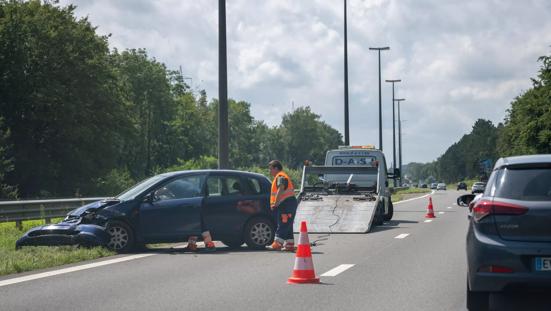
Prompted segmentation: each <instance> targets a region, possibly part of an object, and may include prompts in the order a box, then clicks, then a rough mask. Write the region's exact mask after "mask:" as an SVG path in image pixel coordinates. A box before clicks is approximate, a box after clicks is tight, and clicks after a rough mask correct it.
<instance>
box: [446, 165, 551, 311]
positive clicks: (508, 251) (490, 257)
mask: <svg viewBox="0 0 551 311" xmlns="http://www.w3.org/2000/svg"><path fill="white" fill-rule="evenodd" d="M550 202H551V155H531V156H519V157H509V158H502V159H499V160H498V161H497V162H496V164H495V166H494V169H493V172H492V174H491V175H490V178H489V180H488V190H486V191H485V192H484V193H483V194H478V195H477V196H476V197H475V195H473V194H466V195H463V196H461V197H459V198H458V199H457V203H458V204H459V205H462V206H469V208H470V209H472V211H471V215H470V221H469V228H468V231H467V240H466V245H467V263H468V269H467V271H468V273H467V308H468V309H469V310H488V307H489V296H490V294H491V293H496V292H502V291H506V290H511V291H520V290H524V289H526V290H541V291H542V293H543V290H548V289H549V288H551V277H550V276H551V243H549V242H550V241H551V226H549V223H550V222H551V205H550V204H549V203H550Z"/></svg>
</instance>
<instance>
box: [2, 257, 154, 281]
mask: <svg viewBox="0 0 551 311" xmlns="http://www.w3.org/2000/svg"><path fill="white" fill-rule="evenodd" d="M154 255H157V254H140V255H131V256H126V257H122V258H116V259H110V260H105V261H100V262H95V263H89V264H85V265H81V266H75V267H70V268H65V269H60V270H55V271H49V272H43V273H37V274H31V275H27V276H22V277H18V278H13V279H7V280H3V281H0V287H2V286H6V285H11V284H17V283H21V282H26V281H32V280H36V279H42V278H47V277H50V276H54V275H60V274H65V273H70V272H75V271H81V270H86V269H91V268H96V267H101V266H106V265H111V264H114V263H119V262H124V261H129V260H134V259H139V258H144V257H149V256H154Z"/></svg>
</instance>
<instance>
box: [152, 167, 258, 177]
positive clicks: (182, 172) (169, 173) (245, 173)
mask: <svg viewBox="0 0 551 311" xmlns="http://www.w3.org/2000/svg"><path fill="white" fill-rule="evenodd" d="M194 173H238V174H243V175H249V176H255V177H264V178H266V176H264V175H262V174H258V173H253V172H247V171H238V170H217V169H206V170H187V171H174V172H166V173H162V174H159V176H163V177H171V176H176V175H187V174H194Z"/></svg>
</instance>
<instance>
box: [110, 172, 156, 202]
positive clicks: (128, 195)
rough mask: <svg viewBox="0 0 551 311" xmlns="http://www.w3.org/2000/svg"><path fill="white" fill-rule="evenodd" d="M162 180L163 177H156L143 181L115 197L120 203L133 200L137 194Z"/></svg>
mask: <svg viewBox="0 0 551 311" xmlns="http://www.w3.org/2000/svg"><path fill="white" fill-rule="evenodd" d="M161 179H163V176H161V175H157V176H153V177H151V178H148V179H146V180H143V181H142V182H140V183H139V184H137V185H135V186H133V187H132V188H130V189H128V190H126V191H124V192H123V193H121V194H119V195H118V196H116V198H117V199H119V200H121V201H127V200H132V199H134V198H135V197H136V196H137V195H138V194H140V193H142V192H143V191H144V190H145V189H147V188H149V187H151V186H153V185H154V184H155V183H157V182H158V181H160V180H161Z"/></svg>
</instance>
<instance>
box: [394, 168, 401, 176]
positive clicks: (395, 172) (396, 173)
mask: <svg viewBox="0 0 551 311" xmlns="http://www.w3.org/2000/svg"><path fill="white" fill-rule="evenodd" d="M394 176H400V169H399V168H395V169H394Z"/></svg>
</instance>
